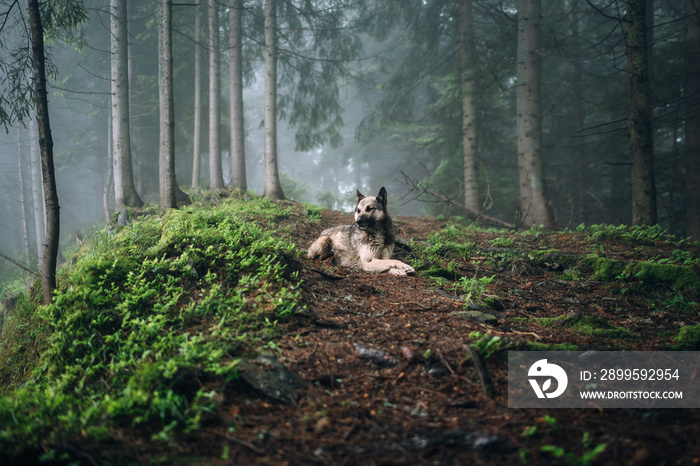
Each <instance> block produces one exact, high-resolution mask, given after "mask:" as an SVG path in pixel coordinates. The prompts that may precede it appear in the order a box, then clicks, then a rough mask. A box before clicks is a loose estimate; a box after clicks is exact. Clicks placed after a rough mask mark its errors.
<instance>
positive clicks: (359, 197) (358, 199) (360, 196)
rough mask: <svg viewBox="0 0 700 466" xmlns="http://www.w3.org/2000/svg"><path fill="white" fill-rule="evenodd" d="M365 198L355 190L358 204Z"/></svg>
mask: <svg viewBox="0 0 700 466" xmlns="http://www.w3.org/2000/svg"><path fill="white" fill-rule="evenodd" d="M364 198H365V196H364V195H363V194H362V193H361V192H360V190H359V189H358V190H357V202H360V201H361V200H362V199H364Z"/></svg>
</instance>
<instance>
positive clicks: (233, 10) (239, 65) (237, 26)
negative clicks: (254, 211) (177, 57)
mask: <svg viewBox="0 0 700 466" xmlns="http://www.w3.org/2000/svg"><path fill="white" fill-rule="evenodd" d="M242 16H243V0H231V2H230V5H229V47H228V48H229V90H230V94H231V98H230V104H231V188H233V189H243V190H245V189H247V183H246V174H245V127H244V120H243V29H242V27H241V18H242Z"/></svg>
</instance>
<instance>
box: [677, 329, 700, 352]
mask: <svg viewBox="0 0 700 466" xmlns="http://www.w3.org/2000/svg"><path fill="white" fill-rule="evenodd" d="M676 341H678V343H679V344H680V349H682V350H684V351H698V350H700V324H695V325H686V326H684V327H682V328H681V329H680V331H679V332H678V335H677V336H676Z"/></svg>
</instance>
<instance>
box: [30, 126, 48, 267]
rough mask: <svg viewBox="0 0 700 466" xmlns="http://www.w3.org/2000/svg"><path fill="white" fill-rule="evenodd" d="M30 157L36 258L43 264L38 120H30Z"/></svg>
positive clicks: (42, 216) (42, 219)
mask: <svg viewBox="0 0 700 466" xmlns="http://www.w3.org/2000/svg"><path fill="white" fill-rule="evenodd" d="M29 156H30V166H31V169H32V205H33V209H32V210H33V211H34V238H35V240H36V257H37V262H38V263H39V264H41V257H42V255H43V254H44V231H45V229H46V227H45V225H44V207H43V205H42V203H41V198H42V197H43V196H42V188H41V173H40V172H39V162H40V159H41V155H40V154H39V144H38V132H37V129H36V120H34V119H33V118H30V119H29Z"/></svg>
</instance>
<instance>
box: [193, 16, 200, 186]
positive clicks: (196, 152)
mask: <svg viewBox="0 0 700 466" xmlns="http://www.w3.org/2000/svg"><path fill="white" fill-rule="evenodd" d="M201 40H202V9H201V7H200V4H199V3H197V4H196V5H195V11H194V135H193V137H192V139H193V143H192V146H193V147H192V189H196V188H198V187H199V165H200V159H201V150H200V149H201V139H202V46H201Z"/></svg>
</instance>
